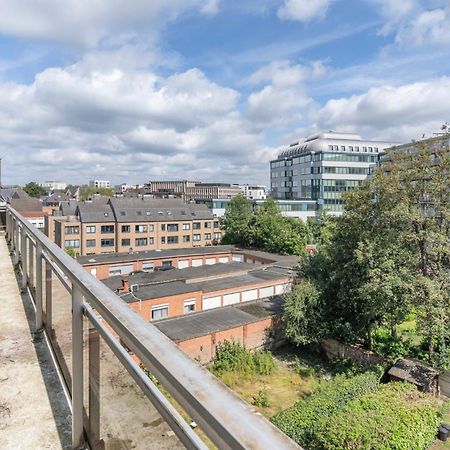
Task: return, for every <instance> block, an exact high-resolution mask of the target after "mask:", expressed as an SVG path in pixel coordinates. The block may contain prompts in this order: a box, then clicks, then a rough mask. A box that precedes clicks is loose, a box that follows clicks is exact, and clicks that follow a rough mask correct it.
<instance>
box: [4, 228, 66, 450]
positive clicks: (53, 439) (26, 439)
mask: <svg viewBox="0 0 450 450" xmlns="http://www.w3.org/2000/svg"><path fill="white" fill-rule="evenodd" d="M0 279H1V290H0V447H1V448H2V449H3V450H6V449H8V450H9V449H11V450H12V449H15V450H16V449H59V448H63V449H69V448H71V413H70V409H69V406H68V403H67V399H66V396H65V395H64V391H63V389H62V386H61V382H60V380H59V377H58V373H57V371H56V368H55V366H54V364H53V360H52V357H51V354H50V351H49V349H48V347H47V343H46V340H45V338H44V337H43V335H42V334H36V335H35V334H34V331H35V326H34V317H35V313H34V308H33V305H32V302H31V300H30V298H29V296H28V295H27V294H24V295H22V294H21V293H20V289H19V286H18V282H17V281H18V280H17V278H16V274H15V271H14V268H13V264H12V261H11V257H10V256H9V251H8V247H7V245H6V241H5V239H4V236H0Z"/></svg>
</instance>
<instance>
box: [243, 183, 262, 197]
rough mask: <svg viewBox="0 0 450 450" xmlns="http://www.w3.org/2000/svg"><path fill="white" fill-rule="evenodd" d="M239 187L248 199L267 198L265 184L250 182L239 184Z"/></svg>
mask: <svg viewBox="0 0 450 450" xmlns="http://www.w3.org/2000/svg"><path fill="white" fill-rule="evenodd" d="M239 187H240V188H241V189H242V193H243V194H244V195H245V196H246V197H247V198H248V199H249V200H265V199H266V198H267V193H266V187H265V186H255V185H251V184H241V185H239Z"/></svg>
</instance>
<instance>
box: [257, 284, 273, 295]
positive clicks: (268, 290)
mask: <svg viewBox="0 0 450 450" xmlns="http://www.w3.org/2000/svg"><path fill="white" fill-rule="evenodd" d="M271 295H273V286H269V287H265V288H261V289H260V290H259V298H265V297H270V296H271Z"/></svg>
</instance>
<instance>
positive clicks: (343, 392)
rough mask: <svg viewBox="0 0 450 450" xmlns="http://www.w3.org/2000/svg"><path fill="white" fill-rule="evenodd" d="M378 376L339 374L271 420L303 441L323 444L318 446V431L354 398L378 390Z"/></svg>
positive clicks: (310, 444) (300, 441)
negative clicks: (350, 376) (346, 375)
mask: <svg viewBox="0 0 450 450" xmlns="http://www.w3.org/2000/svg"><path fill="white" fill-rule="evenodd" d="M378 378H379V377H378V375H376V374H375V373H365V374H362V375H357V376H355V377H353V378H347V377H345V376H343V375H338V376H337V377H335V378H334V379H333V380H331V381H328V382H325V383H323V384H322V386H321V387H320V388H319V390H318V391H317V392H315V393H314V394H313V395H311V396H310V397H308V398H306V399H305V400H302V401H300V402H297V403H296V404H295V405H294V406H292V407H291V408H289V409H286V410H285V411H282V412H280V413H278V414H277V415H275V416H274V417H273V418H272V422H273V423H274V424H275V425H276V426H277V427H278V428H280V429H281V430H282V431H283V432H284V433H286V434H287V435H288V436H290V437H291V438H292V439H294V441H296V442H298V443H299V444H300V445H303V446H305V447H307V448H309V449H314V448H320V447H317V439H316V433H317V431H318V430H320V429H323V428H324V427H326V426H327V424H328V422H329V420H330V417H331V416H332V415H333V414H336V413H338V412H339V411H340V410H341V409H342V408H344V407H345V406H346V405H347V404H348V403H349V402H351V401H352V400H354V399H357V398H360V397H362V396H364V395H367V394H370V393H372V392H376V391H377V389H378Z"/></svg>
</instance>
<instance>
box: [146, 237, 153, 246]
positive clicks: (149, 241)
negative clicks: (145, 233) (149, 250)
mask: <svg viewBox="0 0 450 450" xmlns="http://www.w3.org/2000/svg"><path fill="white" fill-rule="evenodd" d="M154 242H155V238H152V237H150V238H148V243H149V244H150V245H153V244H154Z"/></svg>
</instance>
